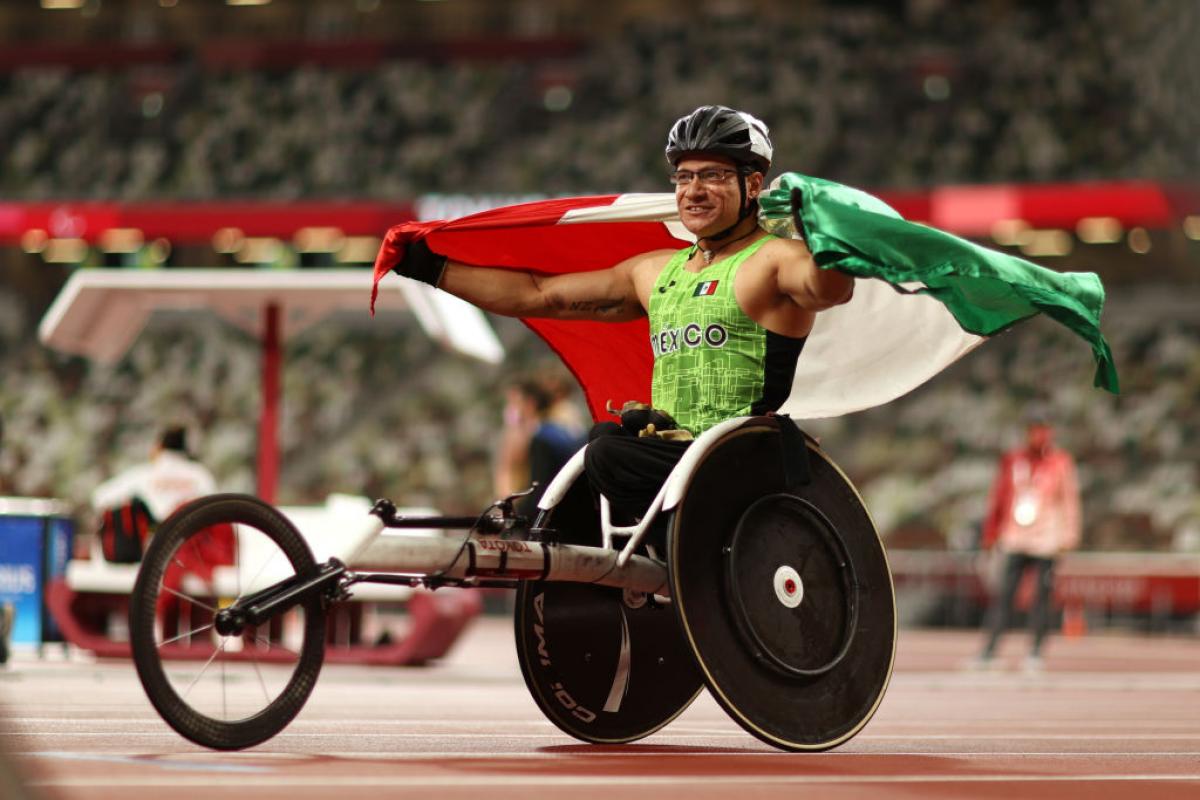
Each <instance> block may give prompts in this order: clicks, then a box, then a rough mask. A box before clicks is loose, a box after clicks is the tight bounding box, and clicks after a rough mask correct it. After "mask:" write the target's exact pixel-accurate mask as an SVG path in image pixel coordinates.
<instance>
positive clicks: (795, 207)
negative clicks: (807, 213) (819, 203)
mask: <svg viewBox="0 0 1200 800" xmlns="http://www.w3.org/2000/svg"><path fill="white" fill-rule="evenodd" d="M803 208H804V192H803V191H802V190H801V189H800V188H799V187H796V188H794V189H792V224H793V225H795V226H796V233H798V234H800V238H801V239H803V240H804V241H805V242H807V241H808V231H807V230H806V229H805V227H804V218H803V217H802V216H801V215H800V211H801V209H803Z"/></svg>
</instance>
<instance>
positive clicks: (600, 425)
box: [588, 422, 625, 442]
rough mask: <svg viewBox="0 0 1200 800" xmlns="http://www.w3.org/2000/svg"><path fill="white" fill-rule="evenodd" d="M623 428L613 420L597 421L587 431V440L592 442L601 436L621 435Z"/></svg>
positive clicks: (623, 432)
mask: <svg viewBox="0 0 1200 800" xmlns="http://www.w3.org/2000/svg"><path fill="white" fill-rule="evenodd" d="M623 435H625V429H624V428H622V427H621V426H620V425H618V424H617V423H615V422H597V423H596V424H595V425H593V426H592V429H591V430H590V431H588V441H589V442H593V441H595V440H596V439H599V438H600V437H602V436H623Z"/></svg>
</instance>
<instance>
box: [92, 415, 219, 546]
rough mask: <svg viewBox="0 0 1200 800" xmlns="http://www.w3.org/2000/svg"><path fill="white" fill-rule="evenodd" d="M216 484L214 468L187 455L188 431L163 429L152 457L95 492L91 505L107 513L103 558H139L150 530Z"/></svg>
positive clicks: (104, 525)
mask: <svg viewBox="0 0 1200 800" xmlns="http://www.w3.org/2000/svg"><path fill="white" fill-rule="evenodd" d="M216 488H217V484H216V480H215V479H214V478H213V474H212V472H210V471H209V470H208V468H207V467H205V466H204V465H203V464H201V463H199V462H198V461H196V460H194V459H193V458H192V457H191V455H189V453H188V446H187V429H186V428H185V427H183V426H182V425H172V426H170V427H167V428H165V429H164V430H163V432H162V434H161V435H160V436H159V439H158V442H157V443H156V444H155V445H154V448H153V449H152V450H151V453H150V458H149V460H148V461H146V462H144V463H141V464H136V465H134V466H132V467H130V468H129V469H127V470H125V471H124V472H121V473H120V474H118V475H116V476H114V477H112V478H110V479H109V480H107V481H105V482H104V483H102V484H100V485H99V486H97V487H96V488H95V490H93V492H92V507H93V508H95V509H96V510H97V511H99V512H101V513H102V514H103V515H104V522H103V523H102V524H101V531H100V536H101V539H102V544H103V546H104V554H105V557H106V558H108V559H109V560H111V561H124V562H127V561H138V560H140V558H141V552H142V549H143V548H144V544H145V542H144V541H143V540H144V537H145V536H146V535H147V531H148V529H149V528H151V527H153V526H154V525H156V524H157V523H159V522H161V521H163V520H164V519H166V518H167V517H168V516H170V514H171V512H173V511H175V509H177V508H179V507H180V506H182V505H183V504H185V503H188V502H190V501H192V500H195V499H196V498H198V497H202V496H204V495H207V494H212V493H213V492H215V491H216ZM130 548H134V549H130Z"/></svg>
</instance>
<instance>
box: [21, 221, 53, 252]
mask: <svg viewBox="0 0 1200 800" xmlns="http://www.w3.org/2000/svg"><path fill="white" fill-rule="evenodd" d="M48 241H50V234H48V233H46V232H45V231H44V230H42V229H41V228H30V229H29V230H27V231H25V232H24V233H23V234H21V250H22V251H23V252H25V253H26V254H27V255H31V256H34V255H37V254H38V253H40V252H42V251H43V250H45V249H46V242H48Z"/></svg>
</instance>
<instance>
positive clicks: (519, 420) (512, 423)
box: [495, 376, 585, 514]
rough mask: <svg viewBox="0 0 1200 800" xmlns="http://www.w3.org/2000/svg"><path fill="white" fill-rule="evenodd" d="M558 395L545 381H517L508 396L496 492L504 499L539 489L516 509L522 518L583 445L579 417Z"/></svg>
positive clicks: (556, 388) (558, 390)
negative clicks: (532, 487) (521, 514)
mask: <svg viewBox="0 0 1200 800" xmlns="http://www.w3.org/2000/svg"><path fill="white" fill-rule="evenodd" d="M562 389H563V386H562V385H561V382H559V383H555V382H553V381H551V380H550V379H549V378H547V377H545V376H543V378H542V379H540V380H539V379H537V378H526V379H524V380H521V381H518V382H517V383H516V384H514V385H513V386H511V387H510V388H509V390H508V400H507V402H506V403H505V405H504V433H503V435H502V438H501V441H500V449H499V452H498V453H497V459H496V481H495V491H496V496H497V497H506V496H508V495H510V494H513V493H514V492H520V491H524V490H525V489H528V488H530V486H531V485H533V484H537V485H536V487H535V488H534V491H533V492H532V494H530V495H528V496H526V497H524V498H522V499H521V502H520V503H519V504H518V509H519V510H520V511H521V512H522V513H524V514H532V513H534V511H535V509H536V508H537V501H538V500H540V499H541V496H542V494H543V493H544V492H545V491H546V486H547V485H549V483H550V481H551V480H552V479H553V478H554V476H555V475H557V474H558V471H559V470H560V469H562V467H563V465H564V464H566V463H567V461H568V460H570V458H571V456H573V455H574V454H575V452H576V451H577V450H579V448H580V447H582V446H583V443H584V435H585V432H584V430H583V428H582V426H581V425H580V424H579V423H578V419H577V417H578V413H577V412H576V411H574V409H573V407H572V406H571V404H570V401H569V398H568V397H567V396H565V395H563V394H561V391H562ZM563 406H566V408H563Z"/></svg>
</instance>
